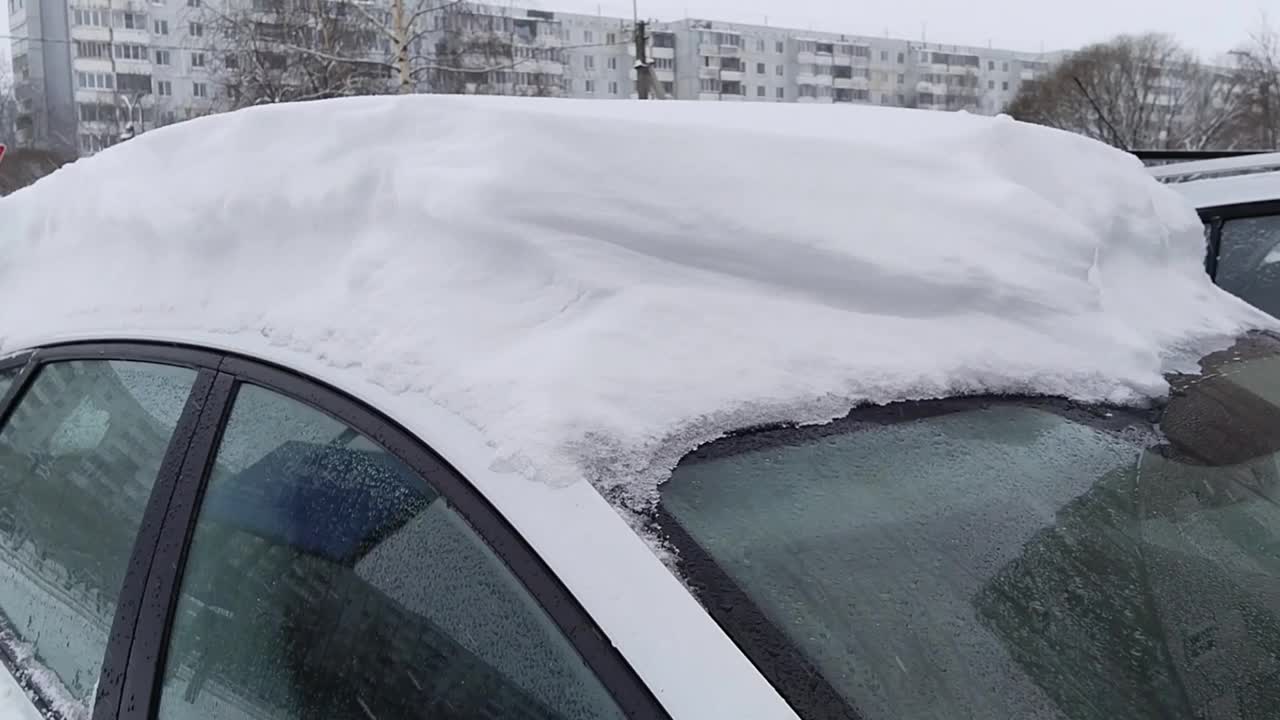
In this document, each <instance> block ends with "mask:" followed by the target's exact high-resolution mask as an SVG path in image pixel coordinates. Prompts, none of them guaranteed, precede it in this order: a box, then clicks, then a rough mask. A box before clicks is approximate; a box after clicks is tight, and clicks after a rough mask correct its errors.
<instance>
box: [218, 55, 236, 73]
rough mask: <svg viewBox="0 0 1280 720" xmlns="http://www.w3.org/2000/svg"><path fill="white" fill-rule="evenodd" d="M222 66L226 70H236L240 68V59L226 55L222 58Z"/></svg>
mask: <svg viewBox="0 0 1280 720" xmlns="http://www.w3.org/2000/svg"><path fill="white" fill-rule="evenodd" d="M222 66H223V67H225V68H226V69H228V70H238V69H239V68H240V57H239V56H238V55H235V54H228V55H227V56H226V57H224V58H222Z"/></svg>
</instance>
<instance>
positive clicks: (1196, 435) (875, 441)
mask: <svg viewBox="0 0 1280 720" xmlns="http://www.w3.org/2000/svg"><path fill="white" fill-rule="evenodd" d="M1275 362H1276V361H1275V359H1274V357H1269V358H1263V359H1247V360H1243V361H1241V360H1239V359H1238V358H1237V359H1235V361H1234V362H1231V363H1229V364H1227V365H1226V366H1225V367H1220V368H1215V369H1214V371H1213V372H1209V371H1206V376H1208V377H1207V379H1203V380H1202V379H1197V382H1196V383H1195V384H1192V385H1191V386H1190V388H1189V389H1188V390H1187V391H1185V392H1182V393H1179V394H1177V395H1175V397H1174V398H1173V400H1172V401H1171V402H1170V405H1169V407H1168V408H1167V409H1166V410H1165V412H1164V415H1163V417H1162V419H1161V423H1160V430H1161V432H1163V433H1164V436H1163V438H1162V437H1161V436H1160V435H1157V434H1156V433H1155V431H1154V429H1153V428H1152V427H1151V426H1150V425H1148V424H1147V423H1146V422H1145V420H1144V418H1143V417H1142V416H1141V415H1138V414H1136V413H1135V414H1134V416H1133V418H1132V422H1131V423H1129V424H1128V425H1127V426H1125V425H1124V423H1125V421H1124V420H1123V419H1121V420H1120V422H1119V423H1117V422H1116V421H1115V420H1114V419H1112V420H1107V421H1102V420H1096V419H1095V420H1096V421H1095V420H1090V419H1088V418H1087V417H1077V416H1074V415H1071V414H1069V413H1066V414H1063V413H1060V412H1059V411H1058V410H1056V409H1053V408H1051V407H1050V406H1046V407H1044V408H1036V407H1032V406H1027V405H1018V404H1012V403H1009V404H992V405H989V406H986V407H979V406H978V405H977V404H976V403H975V404H973V405H970V406H966V408H967V409H962V410H956V411H953V412H948V413H944V414H939V415H936V416H933V417H927V418H923V419H919V420H914V421H908V422H899V423H895V424H888V425H879V424H874V425H873V424H863V425H857V424H854V423H849V424H846V425H843V426H834V427H832V428H827V429H824V430H822V431H803V432H802V431H787V432H784V433H780V434H778V435H777V436H776V437H774V438H773V439H765V440H761V439H756V440H754V441H750V440H747V439H739V440H735V441H733V442H736V443H737V445H733V444H732V443H729V444H724V445H723V447H722V448H719V449H716V448H714V447H713V448H708V450H707V451H705V452H703V453H701V454H698V455H695V456H693V457H691V458H688V459H686V460H685V461H684V462H683V463H682V464H681V465H680V467H678V468H677V470H676V471H675V473H674V475H673V477H672V479H671V480H670V481H669V482H668V483H666V484H665V485H664V486H663V488H662V503H663V506H664V508H665V509H666V510H667V511H668V512H669V513H670V516H671V517H672V518H674V521H675V522H677V523H678V524H679V526H680V527H681V528H683V530H684V531H685V532H687V533H688V534H689V536H690V537H691V539H692V541H693V542H694V543H696V544H697V545H699V546H700V547H701V548H702V549H703V550H705V551H706V552H707V553H709V555H710V556H711V558H712V560H713V561H714V563H715V564H716V565H717V566H718V567H719V568H720V569H721V570H723V571H724V572H725V573H726V574H727V575H728V576H729V578H731V580H732V581H733V583H734V585H736V586H737V588H738V590H740V592H741V597H737V598H734V599H730V598H727V597H723V598H722V597H704V601H706V602H707V604H708V606H709V607H712V608H713V609H714V607H715V605H716V603H717V602H730V601H733V600H736V601H739V602H745V603H751V604H753V605H754V606H756V607H757V608H758V609H759V610H760V611H761V613H763V615H764V617H765V618H767V620H768V621H769V622H770V623H771V624H772V625H773V626H774V627H775V628H776V629H777V630H778V631H779V632H780V635H779V637H781V638H783V639H784V640H783V641H782V644H783V645H784V646H783V647H779V648H775V650H776V651H777V652H778V653H779V654H780V655H785V654H786V653H795V654H798V655H799V656H801V657H803V658H804V659H805V660H807V661H808V662H809V663H811V664H812V665H813V666H815V667H816V668H817V670H818V672H820V673H821V675H822V677H823V678H825V680H826V681H827V682H828V683H829V684H830V685H831V686H832V688H833V689H834V690H835V691H836V692H837V693H838V694H839V695H840V696H842V697H844V698H845V699H846V701H847V702H848V703H849V705H850V706H851V707H854V708H856V709H857V711H859V712H860V713H861V714H862V716H863V717H865V718H869V719H879V718H903V717H907V718H954V717H984V718H985V717H993V718H994V717H1019V718H1020V717H1035V718H1070V719H1071V720H1086V719H1087V720H1109V719H1111V718H1150V719H1151V720H1156V719H1157V718H1160V719H1165V718H1187V719H1188V720H1189V719H1191V718H1210V717H1211V718H1230V719H1244V718H1255V717H1272V715H1271V713H1273V712H1275V711H1276V708H1280V682H1278V681H1280V618H1278V617H1277V613H1278V612H1280V471H1278V466H1277V457H1278V455H1277V452H1278V451H1280V409H1278V408H1277V406H1276V405H1275V404H1273V403H1272V402H1270V401H1268V399H1266V398H1265V397H1261V396H1259V395H1258V394H1255V393H1254V392H1253V391H1251V390H1249V389H1247V385H1253V386H1255V387H1262V388H1265V389H1267V390H1269V389H1270V388H1271V387H1272V386H1274V384H1275V383H1276V381H1277V380H1280V373H1276V372H1274V371H1272V372H1271V375H1270V382H1269V383H1267V382H1264V381H1263V380H1262V379H1261V378H1260V377H1259V371H1261V370H1264V369H1266V368H1271V367H1275ZM1241 379H1244V382H1240V380H1241ZM692 571H693V572H695V573H696V568H694V569H693V570H692ZM693 579H694V580H695V581H696V580H697V577H696V575H695V577H694V578H693ZM738 590H735V591H733V592H738ZM725 617H728V616H724V617H721V618H720V619H721V622H722V623H724V622H726V620H725ZM726 629H727V630H728V631H729V632H730V634H731V635H739V634H742V633H748V632H750V629H749V628H742V627H733V626H732V624H730V625H729V626H727V628H726ZM771 680H773V681H774V682H775V683H776V684H778V685H780V686H781V687H782V688H783V689H784V691H786V690H791V691H797V690H798V689H797V688H795V687H792V688H787V683H788V682H791V681H792V680H791V679H789V678H785V677H773V678H771Z"/></svg>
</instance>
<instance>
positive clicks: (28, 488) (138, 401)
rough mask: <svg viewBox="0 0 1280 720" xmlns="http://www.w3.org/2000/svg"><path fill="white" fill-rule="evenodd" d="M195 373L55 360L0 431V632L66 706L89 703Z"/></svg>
mask: <svg viewBox="0 0 1280 720" xmlns="http://www.w3.org/2000/svg"><path fill="white" fill-rule="evenodd" d="M195 378H196V373H195V371H193V370H189V369H186V368H176V367H169V366H166V365H154V364H149V363H134V362H107V361H85V362H81V361H73V362H62V363H54V364H51V365H48V366H45V367H44V368H42V369H40V370H39V372H38V374H37V375H36V377H35V378H34V380H33V381H32V384H31V386H30V387H29V388H28V389H27V390H26V391H25V392H24V393H23V395H22V397H21V399H20V400H19V401H18V404H17V406H16V407H15V408H14V410H13V413H12V415H11V416H10V418H9V420H8V422H7V423H6V424H5V426H4V428H3V430H0V642H3V643H4V644H5V645H6V647H5V648H4V650H5V654H7V655H8V656H9V657H10V658H11V659H14V658H16V659H17V660H18V671H19V675H20V676H21V677H22V678H23V679H24V681H25V682H27V683H30V684H31V685H32V686H35V687H36V688H38V689H39V691H40V693H41V694H42V695H44V696H45V699H46V700H48V701H50V702H51V703H53V705H54V706H55V707H60V708H63V709H64V710H66V714H67V715H68V716H78V715H80V714H82V713H85V712H87V711H88V709H89V706H90V704H91V703H92V696H93V688H94V685H95V683H96V682H97V680H98V674H99V671H100V670H101V667H102V658H103V655H104V653H105V650H106V645H107V634H108V631H109V630H110V627H111V622H112V620H113V618H114V614H115V605H116V600H117V598H118V596H119V593H120V587H121V584H122V581H123V578H124V573H125V570H126V566H127V565H128V562H129V557H130V554H131V553H132V550H133V543H134V539H135V535H136V534H137V532H138V528H139V525H140V524H141V521H142V514H143V510H144V509H145V506H146V503H147V500H148V497H149V496H150V493H151V488H152V485H153V484H154V482H155V479H156V475H157V474H158V473H159V470H160V464H161V462H162V460H163V459H164V455H165V452H166V450H167V448H168V445H169V440H170V437H171V436H172V434H173V431H174V428H175V427H176V425H177V422H178V417H179V416H180V415H181V414H182V409H183V406H184V404H185V402H186V398H187V395H188V394H189V392H190V390H191V386H192V384H193V383H194V382H195ZM7 382H8V380H4V381H0V385H4V384H5V383H7Z"/></svg>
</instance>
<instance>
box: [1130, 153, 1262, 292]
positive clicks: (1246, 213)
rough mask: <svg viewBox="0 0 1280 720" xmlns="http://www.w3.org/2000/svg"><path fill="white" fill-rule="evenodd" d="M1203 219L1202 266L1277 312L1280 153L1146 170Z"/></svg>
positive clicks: (1232, 288) (1221, 282)
mask: <svg viewBox="0 0 1280 720" xmlns="http://www.w3.org/2000/svg"><path fill="white" fill-rule="evenodd" d="M1151 174H1152V175H1153V176H1154V177H1156V178H1157V179H1158V180H1160V181H1161V182H1164V183H1168V184H1169V185H1170V186H1171V187H1173V188H1174V189H1175V190H1177V191H1179V192H1180V193H1182V195H1183V196H1185V197H1186V198H1187V200H1188V201H1189V202H1190V203H1191V204H1192V205H1194V206H1195V208H1196V210H1197V211H1198V212H1199V213H1200V217H1201V219H1202V220H1203V221H1204V224H1205V239H1206V240H1207V242H1208V254H1207V256H1206V259H1205V267H1206V269H1207V270H1208V271H1209V274H1210V275H1211V276H1212V277H1213V278H1214V281H1215V282H1217V283H1218V285H1219V286H1221V287H1222V288H1223V289H1224V290H1226V291H1227V292H1230V293H1232V294H1234V295H1236V296H1238V297H1241V298H1243V299H1245V300H1247V301H1248V302H1250V303H1252V304H1253V305H1254V306H1256V307H1258V308H1261V309H1263V310H1265V311H1267V312H1269V313H1271V314H1272V315H1277V316H1280V265H1277V263H1280V153H1263V154H1257V155H1244V156H1240V157H1229V158H1218V159H1213V160H1197V161H1193V162H1181V163H1171V164H1168V165H1160V166H1157V167H1154V168H1152V169H1151Z"/></svg>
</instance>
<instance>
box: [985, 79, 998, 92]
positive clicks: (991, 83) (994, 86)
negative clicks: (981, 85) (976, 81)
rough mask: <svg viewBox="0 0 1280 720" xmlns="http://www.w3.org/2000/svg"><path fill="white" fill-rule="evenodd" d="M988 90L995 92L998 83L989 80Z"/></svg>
mask: <svg viewBox="0 0 1280 720" xmlns="http://www.w3.org/2000/svg"><path fill="white" fill-rule="evenodd" d="M987 89H988V90H995V89H996V81H995V80H988V81H987Z"/></svg>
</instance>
